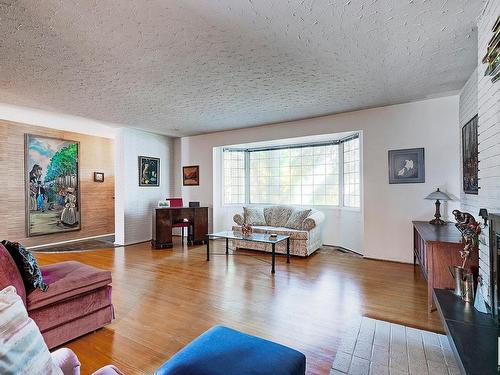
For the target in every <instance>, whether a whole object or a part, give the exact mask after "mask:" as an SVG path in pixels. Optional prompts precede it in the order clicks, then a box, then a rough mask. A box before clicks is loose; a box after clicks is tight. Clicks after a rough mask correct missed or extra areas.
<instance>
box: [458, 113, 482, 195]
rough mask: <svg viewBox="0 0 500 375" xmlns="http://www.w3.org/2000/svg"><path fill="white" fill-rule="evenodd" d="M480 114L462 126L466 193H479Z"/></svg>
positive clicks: (464, 188)
mask: <svg viewBox="0 0 500 375" xmlns="http://www.w3.org/2000/svg"><path fill="white" fill-rule="evenodd" d="M478 119H479V117H478V115H475V116H474V117H473V118H472V119H470V120H469V121H468V122H467V123H465V125H464V126H462V190H463V192H464V194H471V195H478V194H479V139H478Z"/></svg>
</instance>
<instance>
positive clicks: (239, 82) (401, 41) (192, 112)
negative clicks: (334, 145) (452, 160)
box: [0, 0, 485, 136]
mask: <svg viewBox="0 0 500 375" xmlns="http://www.w3.org/2000/svg"><path fill="white" fill-rule="evenodd" d="M484 3H485V1H484V0H378V1H377V0H352V1H351V0H342V1H337V0H302V1H291V0H289V1H285V0H275V1H272V0H182V1H181V0H149V1H140V0H135V1H132V0H107V1H96V0H43V1H35V0H0V33H1V35H2V37H1V38H0V102H4V103H9V104H15V105H22V106H28V107H33V108H38V109H43V110H51V111H57V112H63V113H68V114H72V115H78V116H84V117H89V118H93V119H96V120H100V121H106V122H110V123H119V124H124V125H126V126H130V127H134V128H139V129H144V130H148V131H152V132H156V133H161V134H167V135H173V136H181V135H192V134H200V133H206V132H213V131H219V130H226V129H235V128H242V127H248V126H255V125H260V124H267V123H273V122H281V121H288V120H294V119H300V118H307V117H313V116H319V115H325V114H331V113H339V112H345V111H352V110H356V109H361V108H368V107H376V106H382V105H389V104H395V103H402V102H408V101H412V100H418V99H423V98H425V97H427V96H429V95H434V94H437V93H442V92H448V91H452V90H458V89H460V88H461V87H462V86H463V85H464V83H465V81H466V80H467V78H468V77H469V75H470V74H471V73H472V71H473V70H474V67H475V65H476V61H477V56H476V55H477V47H476V46H477V35H476V30H475V24H476V21H477V18H478V16H479V14H480V11H481V9H482V7H483V5H484Z"/></svg>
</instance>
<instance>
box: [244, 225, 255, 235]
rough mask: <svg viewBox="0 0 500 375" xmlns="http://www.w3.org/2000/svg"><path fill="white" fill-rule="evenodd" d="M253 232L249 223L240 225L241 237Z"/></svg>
mask: <svg viewBox="0 0 500 375" xmlns="http://www.w3.org/2000/svg"><path fill="white" fill-rule="evenodd" d="M252 232H253V229H252V226H251V225H250V224H243V225H242V226H241V234H242V235H243V237H248V236H250V235H251V234H252Z"/></svg>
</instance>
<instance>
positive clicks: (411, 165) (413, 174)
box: [389, 148, 425, 184]
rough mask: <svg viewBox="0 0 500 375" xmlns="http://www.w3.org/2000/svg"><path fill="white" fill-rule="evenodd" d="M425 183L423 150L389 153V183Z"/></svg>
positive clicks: (404, 150) (409, 149)
mask: <svg viewBox="0 0 500 375" xmlns="http://www.w3.org/2000/svg"><path fill="white" fill-rule="evenodd" d="M423 182H425V158H424V149H423V148H407V149H403V150H390V151H389V183H390V184H412V183H423Z"/></svg>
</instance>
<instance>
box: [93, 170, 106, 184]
mask: <svg viewBox="0 0 500 375" xmlns="http://www.w3.org/2000/svg"><path fill="white" fill-rule="evenodd" d="M94 182H99V183H103V182H104V172H94Z"/></svg>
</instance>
